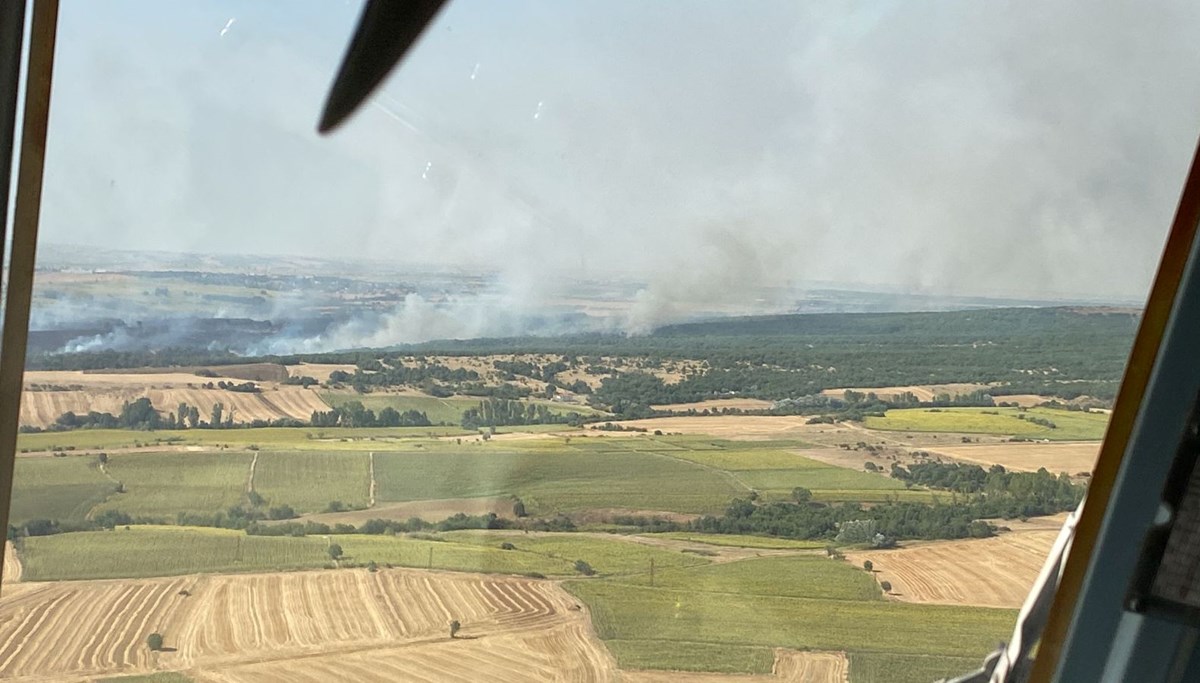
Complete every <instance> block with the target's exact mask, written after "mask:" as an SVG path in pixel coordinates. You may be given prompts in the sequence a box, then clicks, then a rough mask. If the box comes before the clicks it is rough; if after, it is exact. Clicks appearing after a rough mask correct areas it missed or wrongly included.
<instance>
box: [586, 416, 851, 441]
mask: <svg viewBox="0 0 1200 683" xmlns="http://www.w3.org/2000/svg"><path fill="white" fill-rule="evenodd" d="M807 422H808V417H807V416H805V415H780V416H774V415H713V416H710V417H690V416H689V417H652V418H648V419H645V420H627V421H622V422H621V425H622V426H623V427H636V428H641V429H645V430H646V431H649V432H653V431H655V430H661V431H662V432H664V433H667V434H704V435H706V436H711V437H714V438H721V439H743V440H751V441H752V440H756V439H757V440H762V439H788V438H798V437H802V436H804V435H805V434H809V433H813V432H821V431H828V430H829V425H810V424H806V423H807ZM622 434H636V433H635V432H606V435H608V436H620V435H622Z"/></svg>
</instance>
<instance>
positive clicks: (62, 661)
mask: <svg viewBox="0 0 1200 683" xmlns="http://www.w3.org/2000/svg"><path fill="white" fill-rule="evenodd" d="M182 591H187V593H188V594H183V593H182ZM451 619H458V620H459V621H461V622H462V625H463V628H462V631H461V632H460V634H459V638H457V639H454V640H451V639H450V638H449V637H448V630H447V628H448V627H447V625H448V624H449V622H450V620H451ZM152 631H158V632H160V633H162V634H163V636H164V637H165V639H166V646H167V647H169V648H175V650H174V651H166V652H162V653H158V654H157V655H155V654H152V653H151V652H149V650H148V649H147V648H146V646H145V637H146V634H147V633H150V632H152ZM152 669H162V670H187V671H188V674H189V675H190V676H193V677H194V678H196V679H198V680H212V681H278V680H288V681H309V680H312V681H317V680H321V681H324V680H330V679H331V678H336V679H339V680H364V681H365V680H372V681H385V680H387V681H391V680H424V679H423V678H421V676H422V675H425V676H428V675H429V674H430V673H433V674H434V677H435V678H437V679H439V680H443V679H451V680H499V681H514V682H515V681H518V680H530V681H550V680H615V677H616V671H615V664H614V662H613V660H612V658H611V656H610V655H609V654H608V653H607V651H606V650H605V649H604V647H603V646H602V645H601V644H600V642H599V641H598V640H597V639H596V638H595V636H594V634H593V633H592V630H591V625H590V620H589V617H588V615H587V611H586V610H584V609H582V608H580V607H577V603H576V601H575V600H574V598H572V597H571V596H570V595H568V594H567V593H566V592H565V591H563V590H562V589H561V588H559V587H558V585H557V584H554V583H552V582H548V581H532V580H528V579H520V578H515V577H499V576H482V575H474V574H454V573H448V572H424V571H415V570H380V571H379V572H377V573H370V572H367V571H366V570H331V571H323V572H294V573H275V574H255V575H238V576H191V577H179V578H164V579H140V580H121V581H76V582H62V583H56V584H50V585H48V586H47V587H46V588H44V589H42V590H40V591H36V592H28V593H24V594H21V595H18V596H15V597H13V598H11V599H8V598H5V599H3V600H0V671H3V672H4V675H5V677H6V678H14V679H17V680H56V681H57V680H63V679H71V678H75V677H85V676H101V675H116V674H126V673H137V672H147V671H150V670H152ZM334 672H336V674H337V675H332V674H333V673H334Z"/></svg>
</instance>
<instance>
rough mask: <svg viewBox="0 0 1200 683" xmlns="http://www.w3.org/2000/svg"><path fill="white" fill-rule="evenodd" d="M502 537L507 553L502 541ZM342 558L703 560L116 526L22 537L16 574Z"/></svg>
mask: <svg viewBox="0 0 1200 683" xmlns="http://www.w3.org/2000/svg"><path fill="white" fill-rule="evenodd" d="M504 542H509V543H511V544H512V545H513V546H514V549H512V550H504V549H502V548H501V547H500V545H501V544H502V543H504ZM332 543H336V544H338V545H339V546H341V548H342V551H343V553H344V555H343V556H342V559H341V560H340V561H341V562H342V563H343V564H345V563H351V564H357V565H366V564H367V563H369V562H372V561H374V562H375V563H377V564H378V565H395V566H399V567H415V568H431V569H448V570H454V571H463V572H483V573H489V574H490V573H499V574H530V573H536V574H544V575H546V576H560V577H563V576H577V575H578V574H579V571H578V570H577V569H576V568H575V562H576V561H577V560H583V561H585V562H587V563H588V564H589V565H590V566H591V567H592V569H593V570H595V571H596V572H597V573H599V574H600V575H609V574H627V573H631V572H634V573H636V572H645V571H647V569H648V567H649V565H650V561H651V560H653V561H654V562H655V566H656V567H659V568H670V567H679V566H688V565H696V564H706V563H707V560H706V559H705V558H703V557H701V556H698V555H694V554H687V553H680V552H674V551H668V550H662V549H659V548H655V547H651V546H647V545H643V544H639V543H632V542H628V541H625V540H620V539H616V538H612V539H610V538H604V537H596V536H584V535H534V536H529V535H524V534H513V535H504V534H487V535H474V534H470V533H450V534H439V535H436V536H432V535H428V534H426V535H422V537H412V536H395V537H388V536H362V535H357V534H356V535H330V536H328V537H318V536H303V537H297V538H293V537H286V536H283V537H272V536H247V535H246V534H243V533H242V532H240V531H232V530H228V529H209V528H203V527H175V526H170V527H160V526H136V525H135V526H131V527H129V528H128V529H125V528H123V527H118V528H117V529H116V530H113V531H103V532H75V533H67V534H56V535H53V536H36V537H30V538H26V539H24V540H23V541H21V548H20V554H21V560H22V562H23V563H24V574H23V580H27V581H62V580H82V579H121V578H147V577H154V576H177V575H182V574H192V573H197V572H200V573H233V572H262V571H278V570H289V569H321V568H324V567H326V566H330V565H332V560H331V559H330V556H329V554H328V552H327V551H328V548H329V546H330V544H332Z"/></svg>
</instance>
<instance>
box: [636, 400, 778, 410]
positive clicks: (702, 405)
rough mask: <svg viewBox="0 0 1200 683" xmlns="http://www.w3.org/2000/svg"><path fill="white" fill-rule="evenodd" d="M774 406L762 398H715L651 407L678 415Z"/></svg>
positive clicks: (759, 408)
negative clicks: (688, 412) (689, 412)
mask: <svg viewBox="0 0 1200 683" xmlns="http://www.w3.org/2000/svg"><path fill="white" fill-rule="evenodd" d="M772 405H773V403H772V402H771V401H764V400H762V399H761V398H714V399H711V400H708V401H696V402H695V403H669V404H666V405H660V406H650V407H651V408H653V409H654V410H669V411H673V412H677V413H683V412H687V411H689V410H695V411H696V412H700V411H702V410H709V411H712V412H720V410H721V409H722V408H730V409H737V410H767V409H768V408H770V407H771V406H772Z"/></svg>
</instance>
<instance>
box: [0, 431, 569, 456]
mask: <svg viewBox="0 0 1200 683" xmlns="http://www.w3.org/2000/svg"><path fill="white" fill-rule="evenodd" d="M558 427H559V428H561V426H558ZM522 429H525V430H528V428H522ZM497 431H503V430H497ZM473 433H474V432H468V431H467V430H464V429H462V428H460V427H322V428H316V427H263V428H259V429H250V428H246V429H182V430H180V429H160V430H157V431H152V432H143V431H134V430H127V429H76V430H73V431H69V432H42V433H40V434H21V435H19V436H18V437H17V448H18V450H19V451H22V452H41V451H55V450H64V449H71V450H113V449H119V448H137V447H154V446H162V445H174V446H204V447H208V448H220V447H222V446H225V447H228V448H235V449H239V448H247V447H249V446H260V447H262V448H271V449H274V450H354V451H373V450H379V448H380V444H381V443H386V444H395V445H397V446H398V447H401V448H403V447H404V446H403V444H404V443H405V442H408V441H411V440H414V439H428V438H429V437H431V436H433V437H436V436H463V435H467V434H473Z"/></svg>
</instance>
